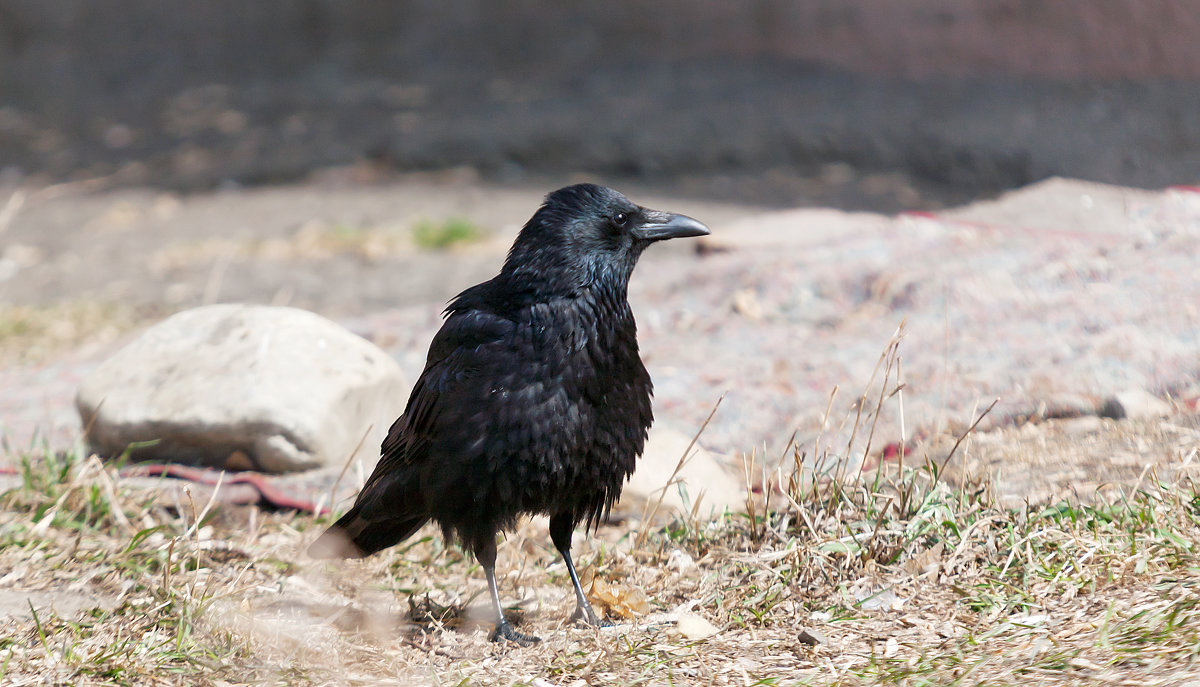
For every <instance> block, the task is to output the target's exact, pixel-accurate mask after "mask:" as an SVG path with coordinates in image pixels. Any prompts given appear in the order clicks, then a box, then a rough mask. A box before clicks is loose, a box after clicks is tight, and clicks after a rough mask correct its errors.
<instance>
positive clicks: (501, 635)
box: [491, 620, 542, 646]
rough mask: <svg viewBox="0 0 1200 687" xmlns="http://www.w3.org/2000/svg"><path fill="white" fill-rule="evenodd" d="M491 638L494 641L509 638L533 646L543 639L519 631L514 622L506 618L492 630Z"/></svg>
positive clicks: (523, 644) (508, 639) (511, 640)
mask: <svg viewBox="0 0 1200 687" xmlns="http://www.w3.org/2000/svg"><path fill="white" fill-rule="evenodd" d="M491 640H492V641H493V642H499V641H503V640H507V641H510V642H516V643H517V644H520V645H521V646H531V645H533V644H537V643H538V642H540V641H542V638H541V637H534V636H533V635H527V634H524V633H521V632H517V630H516V628H514V627H513V626H512V623H510V622H508V621H507V620H504V621H501V622H500V623H499V624H498V625H496V629H495V631H493V632H492V636H491Z"/></svg>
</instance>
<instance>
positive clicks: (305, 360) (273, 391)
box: [76, 305, 408, 472]
mask: <svg viewBox="0 0 1200 687" xmlns="http://www.w3.org/2000/svg"><path fill="white" fill-rule="evenodd" d="M407 397H408V385H407V384H406V383H405V381H404V376H403V373H402V372H401V371H400V367H399V365H397V364H396V362H395V361H394V360H392V359H391V358H390V357H389V356H388V355H387V354H386V353H384V352H383V351H382V350H380V349H379V348H378V347H376V346H375V345H374V344H371V343H370V342H368V341H366V340H365V339H362V338H361V337H359V336H356V335H354V334H352V333H351V332H349V331H347V330H346V329H344V328H342V327H341V326H339V325H337V324H334V323H333V322H330V321H329V320H327V319H325V318H323V317H320V316H319V315H316V314H314V313H311V312H307V311H304V310H298V309H295V308H274V307H265V306H248V305H211V306H205V307H201V308H195V309H192V310H187V311H184V312H181V313H178V314H176V315H173V316H171V317H169V318H167V319H166V320H163V321H162V322H160V323H158V324H156V325H154V326H153V327H151V328H150V329H148V330H146V331H145V332H144V333H143V334H142V335H141V336H139V337H138V338H137V339H135V340H134V341H132V342H130V343H129V344H128V345H127V346H125V348H123V349H121V350H120V351H118V352H117V353H116V354H114V355H113V356H112V357H111V358H109V359H108V360H106V361H104V362H103V363H101V364H100V365H99V366H98V367H97V368H96V369H95V370H93V371H92V372H91V373H90V374H89V375H88V376H87V377H86V378H85V379H84V381H83V383H82V384H81V385H80V388H79V392H78V394H77V397H76V407H77V409H78V411H79V415H80V418H81V420H82V423H83V426H84V427H85V428H86V430H87V439H88V442H89V444H90V445H91V447H92V449H93V450H94V451H95V452H96V453H99V454H100V455H102V456H115V455H120V454H121V453H123V452H124V451H126V450H127V449H129V448H130V445H131V444H138V445H136V446H135V447H133V449H132V451H131V455H132V457H133V458H135V459H138V460H153V461H158V462H174V463H190V464H197V465H204V466H210V467H217V468H229V469H255V470H259V471H263V472H292V471H298V470H305V469H309V468H315V467H322V466H330V465H336V466H342V465H344V464H346V462H347V461H348V460H361V461H363V463H364V464H363V468H364V469H365V470H366V471H367V472H369V471H370V469H371V467H372V466H373V465H374V464H375V461H376V460H377V459H378V456H379V444H380V442H381V441H382V439H383V436H384V435H385V434H386V432H387V429H388V427H389V426H390V425H391V423H392V421H393V420H395V418H396V417H397V416H398V415H399V414H400V413H401V411H402V410H403V408H404V402H405V400H406V399H407ZM142 442H145V443H142Z"/></svg>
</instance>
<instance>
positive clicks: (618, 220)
mask: <svg viewBox="0 0 1200 687" xmlns="http://www.w3.org/2000/svg"><path fill="white" fill-rule="evenodd" d="M612 221H613V224H615V225H617V226H618V227H623V226H625V225H626V224H629V215H627V214H625V213H624V212H618V213H617V214H615V215H613V218H612Z"/></svg>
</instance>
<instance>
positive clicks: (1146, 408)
mask: <svg viewBox="0 0 1200 687" xmlns="http://www.w3.org/2000/svg"><path fill="white" fill-rule="evenodd" d="M1170 414H1171V406H1169V405H1167V402H1166V401H1164V400H1162V399H1160V398H1158V397H1157V396H1155V395H1154V394H1151V393H1150V392H1148V391H1146V390H1144V389H1129V390H1127V391H1122V392H1120V393H1118V394H1115V395H1113V396H1110V397H1109V398H1108V399H1106V400H1105V401H1104V404H1103V405H1102V406H1101V407H1100V416H1101V417H1111V418H1113V419H1114V420H1126V419H1130V420H1133V419H1139V418H1151V417H1166V416H1168V415H1170Z"/></svg>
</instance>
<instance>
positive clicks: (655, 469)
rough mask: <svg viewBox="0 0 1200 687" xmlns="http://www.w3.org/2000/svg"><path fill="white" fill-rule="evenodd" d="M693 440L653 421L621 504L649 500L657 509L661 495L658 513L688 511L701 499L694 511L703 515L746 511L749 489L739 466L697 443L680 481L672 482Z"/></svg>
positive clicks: (677, 478) (680, 476) (682, 471)
mask: <svg viewBox="0 0 1200 687" xmlns="http://www.w3.org/2000/svg"><path fill="white" fill-rule="evenodd" d="M691 440H692V437H691V436H689V435H686V434H684V433H682V432H679V431H676V430H674V429H671V428H670V427H667V426H664V425H655V426H654V427H653V428H652V429H651V430H650V437H649V439H648V440H647V441H646V450H645V451H644V452H643V454H642V457H641V459H639V460H638V464H637V469H636V470H635V471H634V473H633V475H632V476H630V478H629V482H628V484H626V485H625V488H624V490H623V491H622V493H621V501H622V504H623V505H626V506H627V505H629V502H631V501H636V502H640V503H645V502H647V501H648V502H649V503H650V504H651V506H652V507H653V504H655V503H657V502H658V499H659V496H660V495H662V498H663V501H662V508H661V509H660V511H659V514H660V515H661V514H663V513H666V512H668V511H670V510H671V509H675V510H678V511H680V512H690V510H691V508H692V507H693V506H694V505H695V504H696V503H697V502H699V504H700V506H699V508H698V509H697V513H696V514H697V515H699V516H708V515H712V514H720V513H722V512H723V511H724V510H725V509H726V508H729V509H730V510H731V511H734V512H739V511H744V510H745V509H746V488H745V477H743V476H742V474H741V472H742V470H741V467H740V466H734V465H733V464H732V461H730V460H728V459H726V458H724V457H722V456H720V455H717V454H714V453H711V452H710V451H708V450H706V449H705V448H704V447H702V446H701V445H700V444H699V443H697V444H696V445H695V446H693V447H692V449H691V451H690V452H689V453H688V458H687V460H686V461H685V462H684V464H683V467H682V468H681V469H680V470H679V474H678V475H676V483H671V475H672V473H674V471H675V467H676V466H677V465H678V464H679V459H680V458H681V457H682V456H683V453H684V451H685V450H686V449H687V447H688V444H689V443H690V442H691ZM663 487H666V489H665V490H664V489H663ZM685 495H686V500H685Z"/></svg>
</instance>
